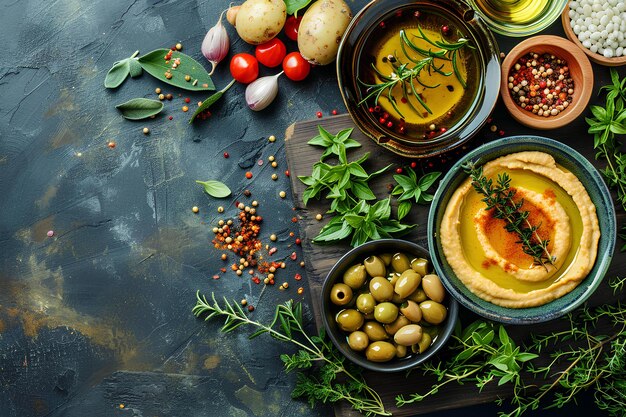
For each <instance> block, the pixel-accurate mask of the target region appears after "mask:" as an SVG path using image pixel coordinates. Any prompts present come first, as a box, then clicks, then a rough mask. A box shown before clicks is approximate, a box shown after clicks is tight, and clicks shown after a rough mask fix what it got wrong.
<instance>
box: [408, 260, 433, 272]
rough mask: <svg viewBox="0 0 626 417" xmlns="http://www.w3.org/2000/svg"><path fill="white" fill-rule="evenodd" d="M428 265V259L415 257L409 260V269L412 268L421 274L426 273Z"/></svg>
mask: <svg viewBox="0 0 626 417" xmlns="http://www.w3.org/2000/svg"><path fill="white" fill-rule="evenodd" d="M429 266H430V265H429V262H428V259H424V258H417V259H413V260H412V261H411V269H413V271H415V272H417V273H418V274H420V275H421V276H424V275H426V274H428V267H429Z"/></svg>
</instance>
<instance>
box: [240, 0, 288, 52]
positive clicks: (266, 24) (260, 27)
mask: <svg viewBox="0 0 626 417" xmlns="http://www.w3.org/2000/svg"><path fill="white" fill-rule="evenodd" d="M286 19H287V7H286V6H285V2H284V1H283V0H247V1H246V2H245V3H244V4H242V5H241V7H240V8H239V11H238V12H237V18H236V20H235V23H236V24H235V27H236V28H237V33H238V34H239V37H241V39H243V40H244V41H245V42H247V43H250V44H252V45H259V44H261V43H265V42H267V41H269V40H270V39H272V38H274V37H275V36H276V35H278V33H279V32H280V31H281V29H282V28H283V26H284V25H285V20H286Z"/></svg>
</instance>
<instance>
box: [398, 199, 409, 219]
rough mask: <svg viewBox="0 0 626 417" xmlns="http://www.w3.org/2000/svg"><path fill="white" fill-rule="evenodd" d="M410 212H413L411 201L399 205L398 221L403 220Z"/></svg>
mask: <svg viewBox="0 0 626 417" xmlns="http://www.w3.org/2000/svg"><path fill="white" fill-rule="evenodd" d="M409 211H411V202H410V201H403V202H401V203H400V204H398V220H402V219H403V218H405V217H406V215H407V214H409Z"/></svg>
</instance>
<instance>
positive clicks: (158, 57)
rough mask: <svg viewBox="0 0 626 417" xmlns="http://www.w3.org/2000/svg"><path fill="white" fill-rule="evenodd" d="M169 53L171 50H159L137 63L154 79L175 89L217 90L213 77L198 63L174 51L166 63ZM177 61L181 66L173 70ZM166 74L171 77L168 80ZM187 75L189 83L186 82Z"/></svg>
mask: <svg viewBox="0 0 626 417" xmlns="http://www.w3.org/2000/svg"><path fill="white" fill-rule="evenodd" d="M169 52H170V50H169V49H157V50H155V51H152V52H149V53H147V54H146V55H144V56H142V57H140V58H139V59H137V62H138V63H139V64H140V65H141V67H142V68H143V69H144V71H146V72H147V73H148V74H150V75H152V76H153V77H154V78H156V79H158V80H160V81H162V82H164V83H167V84H170V85H173V86H175V87H178V88H182V89H184V90H191V91H211V90H215V85H214V84H213V81H212V80H211V76H210V75H209V73H208V72H207V71H206V70H205V69H204V67H203V66H202V65H201V64H200V63H199V62H198V61H196V60H195V59H193V58H192V57H190V56H189V55H185V54H183V53H182V52H178V51H173V52H172V55H171V58H170V59H169V60H168V61H166V60H165V56H166V55H167V54H168V53H169ZM176 60H180V64H178V65H177V66H176V68H173V65H174V63H175V62H176ZM166 62H167V63H166ZM166 74H170V75H171V77H170V78H167V76H166ZM187 75H188V76H189V81H187V80H185V76H187Z"/></svg>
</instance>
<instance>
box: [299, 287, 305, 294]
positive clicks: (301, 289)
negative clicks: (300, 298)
mask: <svg viewBox="0 0 626 417" xmlns="http://www.w3.org/2000/svg"><path fill="white" fill-rule="evenodd" d="M298 294H299V295H302V294H304V288H302V287H300V288H298Z"/></svg>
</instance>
